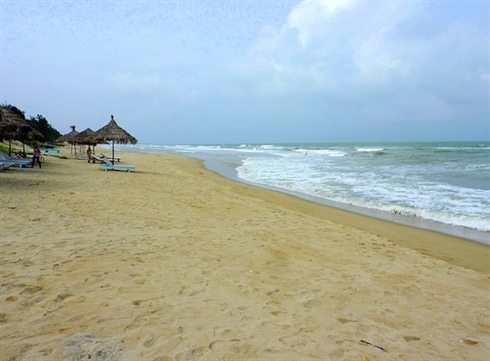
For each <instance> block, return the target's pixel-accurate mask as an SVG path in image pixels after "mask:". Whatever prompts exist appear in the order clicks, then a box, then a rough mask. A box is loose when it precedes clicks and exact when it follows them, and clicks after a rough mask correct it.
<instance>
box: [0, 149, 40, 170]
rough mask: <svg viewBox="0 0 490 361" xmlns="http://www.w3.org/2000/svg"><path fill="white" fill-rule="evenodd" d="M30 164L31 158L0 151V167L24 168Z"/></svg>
mask: <svg viewBox="0 0 490 361" xmlns="http://www.w3.org/2000/svg"><path fill="white" fill-rule="evenodd" d="M30 165H32V158H20V157H18V156H11V155H8V154H7V153H5V152H2V151H0V169H8V168H10V167H19V168H26V167H27V166H30Z"/></svg>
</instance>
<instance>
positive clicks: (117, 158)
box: [101, 153, 121, 162]
mask: <svg viewBox="0 0 490 361" xmlns="http://www.w3.org/2000/svg"><path fill="white" fill-rule="evenodd" d="M101 157H102V158H109V159H112V157H108V156H107V155H105V154H102V153H101ZM114 160H117V161H118V162H120V161H121V157H114Z"/></svg>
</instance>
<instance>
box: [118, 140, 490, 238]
mask: <svg viewBox="0 0 490 361" xmlns="http://www.w3.org/2000/svg"><path fill="white" fill-rule="evenodd" d="M122 148H123V149H125V150H133V151H135V150H137V151H149V152H173V153H181V154H186V155H189V156H193V157H196V158H199V159H202V160H203V161H204V162H205V165H206V166H207V167H208V168H210V169H212V170H214V171H217V172H219V173H222V174H223V175H225V176H228V177H231V178H235V179H238V180H241V181H244V182H248V183H251V184H254V185H258V186H262V187H267V188H272V189H276V190H280V191H284V192H288V193H292V194H295V195H297V196H299V197H303V198H306V199H309V200H313V201H317V202H319V203H325V204H329V205H334V206H338V207H341V208H345V209H348V210H353V211H358V212H360V213H365V214H368V215H371V216H377V217H379V218H384V219H388V220H391V221H395V222H400V223H406V224H409V225H413V226H418V227H422V228H429V229H435V230H437V231H442V232H445V233H449V234H454V235H458V236H462V237H465V238H469V239H473V240H477V241H480V242H484V243H487V244H490V142H457V143H456V142H451V143H379V144H376V143H348V144H347V143H342V144H267V145H265V144H240V145H149V144H141V145H135V146H125V147H122Z"/></svg>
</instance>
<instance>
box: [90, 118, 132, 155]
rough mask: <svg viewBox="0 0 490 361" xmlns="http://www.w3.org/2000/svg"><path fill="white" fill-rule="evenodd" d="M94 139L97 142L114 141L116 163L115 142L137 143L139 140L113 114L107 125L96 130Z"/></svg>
mask: <svg viewBox="0 0 490 361" xmlns="http://www.w3.org/2000/svg"><path fill="white" fill-rule="evenodd" d="M92 141H94V142H96V143H97V144H100V143H105V142H107V141H111V142H112V163H114V143H118V144H128V143H130V144H136V143H137V142H138V141H137V140H136V138H135V137H133V136H132V135H131V134H129V133H128V132H127V131H125V130H124V129H123V128H121V127H120V126H119V125H118V124H117V123H116V120H115V119H114V116H113V115H111V120H110V121H109V123H107V125H105V126H103V127H102V128H100V129H99V130H97V131H96V132H95V134H94V136H93V138H92Z"/></svg>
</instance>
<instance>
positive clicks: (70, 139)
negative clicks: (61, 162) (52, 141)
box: [57, 125, 78, 153]
mask: <svg viewBox="0 0 490 361" xmlns="http://www.w3.org/2000/svg"><path fill="white" fill-rule="evenodd" d="M70 128H71V132H70V133H66V134H65V135H62V136H61V137H59V138H58V140H57V141H58V142H67V143H70V144H71V145H72V147H71V148H70V152H72V153H73V148H74V146H75V142H74V141H73V137H74V136H76V135H77V134H78V132H77V131H76V130H75V126H74V125H70Z"/></svg>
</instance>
